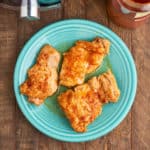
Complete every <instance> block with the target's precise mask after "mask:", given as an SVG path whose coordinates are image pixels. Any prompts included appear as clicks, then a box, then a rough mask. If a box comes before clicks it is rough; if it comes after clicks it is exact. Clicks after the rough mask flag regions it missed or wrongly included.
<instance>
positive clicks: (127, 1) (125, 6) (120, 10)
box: [107, 0, 150, 29]
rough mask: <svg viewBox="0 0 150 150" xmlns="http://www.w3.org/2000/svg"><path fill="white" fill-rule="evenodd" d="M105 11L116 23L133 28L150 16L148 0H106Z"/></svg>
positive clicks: (149, 0)
mask: <svg viewBox="0 0 150 150" xmlns="http://www.w3.org/2000/svg"><path fill="white" fill-rule="evenodd" d="M107 11H108V15H109V17H110V18H111V19H112V21H114V22H115V23H116V24H118V25H120V26H123V27H126V28H130V29H134V28H136V27H138V26H140V25H141V24H143V23H145V22H146V21H147V20H148V19H149V18H150V0H108V1H107Z"/></svg>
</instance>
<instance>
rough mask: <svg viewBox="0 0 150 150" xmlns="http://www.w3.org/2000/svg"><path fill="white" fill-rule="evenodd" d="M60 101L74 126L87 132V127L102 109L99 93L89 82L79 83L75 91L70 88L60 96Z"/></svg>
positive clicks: (79, 130)
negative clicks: (92, 89) (93, 89)
mask: <svg viewBox="0 0 150 150" xmlns="http://www.w3.org/2000/svg"><path fill="white" fill-rule="evenodd" d="M58 101H59V104H60V106H61V108H62V109H63V111H64V112H65V114H66V116H67V118H68V119H69V121H70V123H71V126H72V128H73V129H74V130H75V131H77V132H85V131H86V127H87V126H88V125H89V124H90V123H91V122H92V121H94V120H95V118H96V117H97V116H98V115H99V114H100V113H101V111H102V103H101V102H100V101H99V97H98V94H97V93H95V92H93V91H91V88H90V87H89V85H88V84H83V85H79V86H77V87H76V88H74V91H73V90H68V91H67V92H65V93H63V94H61V95H60V96H59V97H58Z"/></svg>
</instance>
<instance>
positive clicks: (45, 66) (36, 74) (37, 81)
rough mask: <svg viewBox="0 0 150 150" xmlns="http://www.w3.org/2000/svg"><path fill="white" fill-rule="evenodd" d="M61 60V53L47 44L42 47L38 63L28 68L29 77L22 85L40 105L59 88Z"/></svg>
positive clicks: (31, 100)
mask: <svg viewBox="0 0 150 150" xmlns="http://www.w3.org/2000/svg"><path fill="white" fill-rule="evenodd" d="M59 61H60V54H59V53H58V52H57V51H56V50H55V49H54V48H53V47H51V46H49V45H45V46H44V47H43V48H42V49H41V52H40V54H39V56H38V58H37V62H36V64H35V65H34V66H33V67H32V68H30V69H29V70H28V79H27V80H26V81H25V82H24V83H23V84H21V86H20V91H21V93H22V94H25V95H27V96H28V98H29V101H30V102H32V103H34V104H36V105H40V104H41V103H43V101H44V99H46V98H47V97H48V96H51V95H52V94H53V93H54V92H55V91H56V90H57V88H58V83H57V81H58V73H57V67H58V64H59Z"/></svg>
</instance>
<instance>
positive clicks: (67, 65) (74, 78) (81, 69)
mask: <svg viewBox="0 0 150 150" xmlns="http://www.w3.org/2000/svg"><path fill="white" fill-rule="evenodd" d="M109 47H110V42H109V41H108V40H106V39H102V38H96V39H95V40H94V41H92V42H88V41H78V42H76V44H75V46H73V47H72V48H71V49H70V50H69V51H68V52H66V53H65V54H64V59H63V64H62V68H61V72H60V84H61V85H64V86H68V87H72V86H75V85H79V84H82V83H83V82H84V78H85V75H86V74H88V73H91V72H93V71H94V70H95V69H96V68H98V67H99V66H100V65H101V63H102V60H103V58H104V56H105V55H107V54H108V53H109Z"/></svg>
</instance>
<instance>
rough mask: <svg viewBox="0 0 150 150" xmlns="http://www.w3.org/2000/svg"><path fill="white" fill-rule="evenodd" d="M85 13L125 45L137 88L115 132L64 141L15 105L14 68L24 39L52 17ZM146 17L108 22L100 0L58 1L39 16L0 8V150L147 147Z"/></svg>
mask: <svg viewBox="0 0 150 150" xmlns="http://www.w3.org/2000/svg"><path fill="white" fill-rule="evenodd" d="M67 18H84V19H89V20H94V21H96V22H98V23H101V24H104V25H106V26H108V27H109V28H111V29H112V30H113V31H114V32H115V33H117V34H118V35H119V36H120V37H121V38H122V39H123V40H124V41H125V43H126V44H127V45H128V47H129V48H130V50H131V53H132V55H133V57H134V59H135V63H136V67H137V72H138V89H137V94H136V98H135V102H134V104H133V106H132V109H131V111H130V113H129V114H128V115H127V117H126V118H125V119H124V121H123V122H122V123H121V124H120V125H119V126H118V127H117V128H116V129H114V131H112V132H111V133H109V134H108V135H106V136H104V137H102V138H99V139H97V140H94V141H90V142H83V143H67V142H60V141H57V140H54V139H52V138H48V137H47V136H45V135H43V134H42V133H40V132H39V131H37V130H36V129H35V128H34V127H33V126H31V124H30V123H29V122H28V121H27V120H26V119H25V117H24V116H23V114H22V113H21V111H20V110H19V108H18V106H17V104H16V99H15V96H14V92H13V71H14V65H15V63H16V59H17V56H18V54H19V52H20V51H21V48H22V47H23V45H24V44H25V42H26V41H27V40H28V39H29V38H30V37H31V36H32V35H33V34H34V33H35V32H37V31H38V30H39V29H40V28H42V27H43V26H45V25H47V24H50V23H53V22H55V21H57V20H61V19H67ZM149 36H150V21H149V22H148V23H146V24H145V25H143V26H141V27H140V28H138V29H136V30H132V31H131V30H127V29H124V28H121V27H118V26H117V25H115V24H113V23H112V21H111V20H110V19H109V18H108V15H107V12H106V4H105V0H63V2H62V7H61V8H59V9H53V10H49V11H45V12H42V13H41V19H40V20H39V21H30V22H29V21H26V20H22V19H20V18H19V12H16V11H12V10H8V9H4V8H0V150H150V78H149V76H150V65H149V64H150V37H149Z"/></svg>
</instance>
